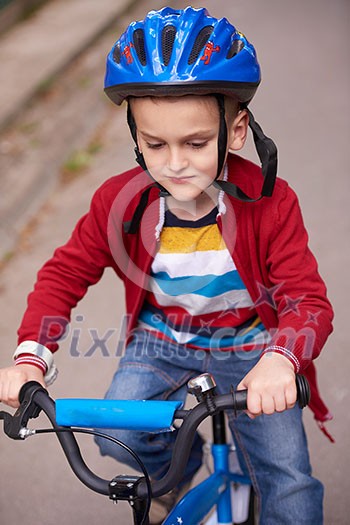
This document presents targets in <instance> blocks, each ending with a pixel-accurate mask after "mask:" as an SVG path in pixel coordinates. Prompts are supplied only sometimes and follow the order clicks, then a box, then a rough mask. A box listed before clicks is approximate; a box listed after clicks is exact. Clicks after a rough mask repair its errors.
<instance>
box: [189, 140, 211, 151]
mask: <svg viewBox="0 0 350 525" xmlns="http://www.w3.org/2000/svg"><path fill="white" fill-rule="evenodd" d="M207 144H208V141H206V140H205V141H202V142H189V145H190V146H191V147H192V148H194V149H200V148H204V147H205V146H206V145H207Z"/></svg>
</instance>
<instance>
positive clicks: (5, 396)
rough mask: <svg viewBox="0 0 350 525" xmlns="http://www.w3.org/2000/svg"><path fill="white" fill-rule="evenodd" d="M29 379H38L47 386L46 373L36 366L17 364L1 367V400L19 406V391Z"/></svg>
mask: <svg viewBox="0 0 350 525" xmlns="http://www.w3.org/2000/svg"><path fill="white" fill-rule="evenodd" d="M28 381H37V382H38V383H40V384H41V385H42V386H43V387H44V388H46V385H45V381H44V375H43V373H42V372H41V370H39V368H37V367H36V366H32V365H17V366H10V367H9V368H2V369H0V401H1V402H2V403H5V404H6V405H9V406H10V407H13V408H18V407H19V401H18V395H19V391H20V390H21V387H22V386H23V385H24V383H27V382H28Z"/></svg>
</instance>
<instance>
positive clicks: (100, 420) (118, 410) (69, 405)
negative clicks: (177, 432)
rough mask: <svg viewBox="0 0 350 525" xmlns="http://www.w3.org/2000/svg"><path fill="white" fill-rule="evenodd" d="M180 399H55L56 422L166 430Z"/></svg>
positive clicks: (84, 425)
mask: <svg viewBox="0 0 350 525" xmlns="http://www.w3.org/2000/svg"><path fill="white" fill-rule="evenodd" d="M181 406H182V403H181V401H155V400H152V401H138V400H114V399H57V400H56V423H57V424H58V425H60V426H65V427H83V428H123V429H128V430H145V431H150V432H153V431H159V430H166V429H170V428H171V425H172V423H173V419H174V413H175V410H177V409H178V408H180V407H181Z"/></svg>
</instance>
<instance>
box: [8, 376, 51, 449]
mask: <svg viewBox="0 0 350 525" xmlns="http://www.w3.org/2000/svg"><path fill="white" fill-rule="evenodd" d="M38 391H41V392H45V393H46V394H47V390H46V389H45V388H44V387H43V386H41V385H40V383H37V382H36V381H29V382H28V383H26V384H25V385H23V387H22V388H21V391H20V394H19V400H20V403H21V404H20V406H19V408H18V409H17V410H16V412H15V413H14V414H13V415H12V414H10V413H9V412H5V411H3V410H2V411H1V412H0V419H3V421H4V432H5V434H6V435H7V436H8V437H9V438H11V439H24V438H25V437H26V436H25V434H24V433H23V429H24V428H26V426H27V423H28V421H29V419H33V418H36V417H38V415H39V414H40V412H41V408H40V407H38V405H37V404H36V403H35V401H34V400H33V398H34V395H35V394H36V393H37V392H38Z"/></svg>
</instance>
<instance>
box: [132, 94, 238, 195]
mask: <svg viewBox="0 0 350 525" xmlns="http://www.w3.org/2000/svg"><path fill="white" fill-rule="evenodd" d="M131 110H132V113H133V116H134V119H135V122H136V128H137V140H138V146H139V149H140V151H141V152H142V153H143V156H144V159H145V162H146V165H147V168H148V170H149V171H150V173H151V175H152V177H153V178H154V179H155V180H156V181H157V182H159V183H160V184H161V185H162V186H163V187H164V188H166V189H167V190H168V191H169V193H170V194H171V195H172V196H173V198H174V199H175V200H177V201H183V202H188V201H193V200H196V199H197V198H198V197H199V196H200V195H201V194H202V192H203V190H205V189H206V188H208V187H209V186H210V185H211V184H212V182H213V181H214V180H215V177H216V171H217V162H218V149H217V148H218V145H217V141H218V133H219V108H218V103H217V100H216V99H215V98H214V97H200V96H192V95H190V96H184V97H167V98H150V97H146V98H134V99H132V101H131ZM233 127H234V126H233V125H232V126H231V125H229V126H228V133H229V141H228V143H229V146H230V147H232V140H233V133H234V131H233ZM241 147H242V146H241ZM234 149H239V148H234Z"/></svg>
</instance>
